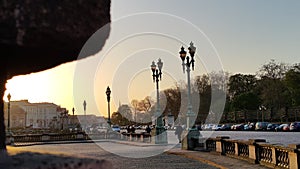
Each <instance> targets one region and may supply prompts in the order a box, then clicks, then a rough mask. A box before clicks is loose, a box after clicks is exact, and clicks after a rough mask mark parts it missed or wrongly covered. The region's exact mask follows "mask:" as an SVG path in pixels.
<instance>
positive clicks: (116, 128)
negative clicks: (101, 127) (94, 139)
mask: <svg viewBox="0 0 300 169" xmlns="http://www.w3.org/2000/svg"><path fill="white" fill-rule="evenodd" d="M111 129H112V130H113V131H116V132H120V131H121V128H120V127H119V126H117V125H114V126H112V127H111Z"/></svg>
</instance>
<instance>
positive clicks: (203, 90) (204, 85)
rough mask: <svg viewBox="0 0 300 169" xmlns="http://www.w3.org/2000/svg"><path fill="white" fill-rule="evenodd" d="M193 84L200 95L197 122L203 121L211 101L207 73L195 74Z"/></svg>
mask: <svg viewBox="0 0 300 169" xmlns="http://www.w3.org/2000/svg"><path fill="white" fill-rule="evenodd" d="M195 86H196V87H197V91H198V94H199V96H200V106H199V110H198V116H197V120H196V121H197V123H201V122H204V121H205V119H206V117H207V115H208V113H209V109H210V104H211V103H210V102H211V84H210V79H209V76H208V75H205V74H204V75H202V76H197V77H196V79H195Z"/></svg>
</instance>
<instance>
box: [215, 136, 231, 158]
mask: <svg viewBox="0 0 300 169" xmlns="http://www.w3.org/2000/svg"><path fill="white" fill-rule="evenodd" d="M229 138H230V137H229V136H217V137H216V139H217V140H216V152H217V153H220V154H222V155H225V146H224V139H229Z"/></svg>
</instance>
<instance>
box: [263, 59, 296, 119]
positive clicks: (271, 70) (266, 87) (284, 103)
mask: <svg viewBox="0 0 300 169" xmlns="http://www.w3.org/2000/svg"><path fill="white" fill-rule="evenodd" d="M287 71H288V66H287V65H286V64H284V63H276V62H275V61H274V60H271V61H270V62H269V63H267V64H265V65H263V66H262V67H261V68H260V70H259V72H258V75H259V76H260V80H259V83H258V90H259V92H260V98H261V100H262V104H264V106H265V107H267V108H268V109H269V110H270V120H273V119H274V116H276V113H277V112H278V110H279V109H281V108H283V107H284V108H285V110H286V111H285V114H286V115H287V114H288V113H287V111H288V109H289V106H290V103H291V102H290V101H291V99H290V94H289V91H288V89H287V87H286V86H285V84H284V83H283V78H284V75H285V73H286V72H287ZM286 115H284V116H286ZM285 118H288V117H285Z"/></svg>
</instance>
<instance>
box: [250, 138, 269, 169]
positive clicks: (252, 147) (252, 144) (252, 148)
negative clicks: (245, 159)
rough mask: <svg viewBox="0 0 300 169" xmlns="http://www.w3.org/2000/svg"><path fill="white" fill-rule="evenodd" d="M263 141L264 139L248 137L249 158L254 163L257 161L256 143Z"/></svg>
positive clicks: (257, 150) (257, 149)
mask: <svg viewBox="0 0 300 169" xmlns="http://www.w3.org/2000/svg"><path fill="white" fill-rule="evenodd" d="M262 142H263V143H265V142H266V140H265V139H249V159H250V162H253V163H255V164H258V163H259V147H258V144H257V143H262Z"/></svg>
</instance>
